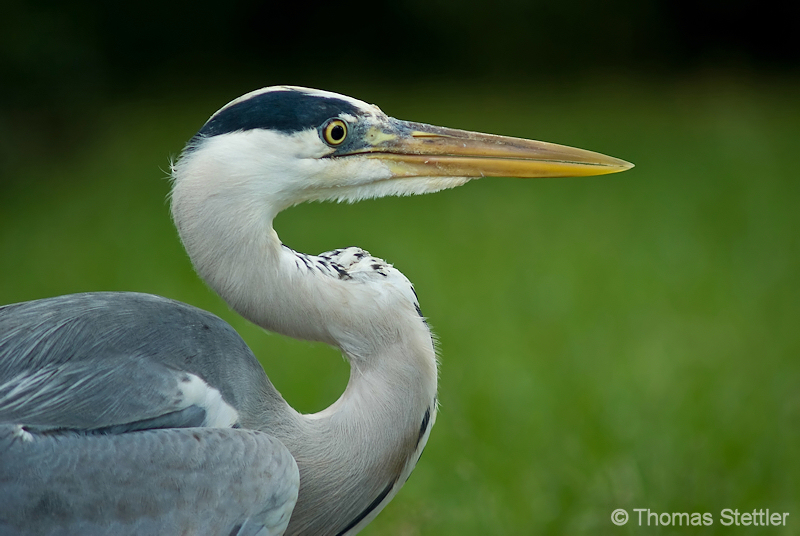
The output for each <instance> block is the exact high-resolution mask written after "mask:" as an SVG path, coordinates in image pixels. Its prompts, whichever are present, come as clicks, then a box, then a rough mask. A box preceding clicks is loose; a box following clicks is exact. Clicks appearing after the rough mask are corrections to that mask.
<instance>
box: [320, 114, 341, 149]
mask: <svg viewBox="0 0 800 536" xmlns="http://www.w3.org/2000/svg"><path fill="white" fill-rule="evenodd" d="M346 137H347V123H345V122H344V121H342V120H341V119H331V120H330V121H328V122H327V123H326V124H325V126H324V127H322V138H323V139H324V140H325V143H327V144H329V145H339V144H341V143H342V142H343V141H344V139H345V138H346Z"/></svg>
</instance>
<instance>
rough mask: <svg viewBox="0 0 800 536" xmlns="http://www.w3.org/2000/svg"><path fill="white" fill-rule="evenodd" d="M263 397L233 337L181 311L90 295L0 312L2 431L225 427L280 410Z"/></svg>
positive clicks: (139, 298) (138, 298) (216, 323)
mask: <svg viewBox="0 0 800 536" xmlns="http://www.w3.org/2000/svg"><path fill="white" fill-rule="evenodd" d="M263 393H267V394H270V393H275V391H274V388H272V386H271V384H269V380H267V377H266V374H264V371H263V369H262V368H261V366H260V365H259V364H258V362H257V361H256V359H255V357H254V356H253V354H252V352H251V351H250V349H249V348H248V347H247V345H246V344H245V343H244V341H242V340H241V338H240V337H239V336H238V334H236V332H235V331H234V330H233V329H232V328H231V327H230V326H229V325H227V324H226V323H225V322H223V321H222V320H220V319H219V318H217V317H215V316H214V315H211V314H210V313H207V312H205V311H201V310H199V309H196V308H194V307H190V306H187V305H185V304H181V303H179V302H175V301H172V300H167V299H165V298H160V297H157V296H151V295H146V294H135V293H92V294H78V295H72V296H60V297H58V298H51V299H46V300H38V301H34V302H27V303H21V304H14V305H8V306H5V307H1V308H0V423H17V424H26V425H30V426H36V427H39V428H69V429H83V430H98V429H105V428H109V427H115V426H122V427H125V426H129V427H132V428H130V429H136V428H139V429H143V428H168V427H175V426H178V427H187V426H201V425H203V426H231V425H233V424H236V423H237V421H238V419H239V418H240V417H242V418H243V419H244V423H245V424H246V423H247V422H248V421H249V420H250V419H251V416H252V415H254V414H258V413H260V412H261V411H263V408H262V407H261V406H262V405H263V404H264V403H266V402H272V403H280V402H282V399H280V397H279V396H277V397H273V399H270V398H269V397H265V396H263ZM259 394H260V396H259ZM243 412H244V415H242V413H243ZM154 419H155V421H154ZM141 421H144V422H143V423H140V422H141ZM137 423H139V424H137ZM239 424H242V423H239ZM107 431H108V430H107ZM115 431H124V428H123V429H116V430H115Z"/></svg>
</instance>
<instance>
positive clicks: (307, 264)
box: [173, 181, 437, 535]
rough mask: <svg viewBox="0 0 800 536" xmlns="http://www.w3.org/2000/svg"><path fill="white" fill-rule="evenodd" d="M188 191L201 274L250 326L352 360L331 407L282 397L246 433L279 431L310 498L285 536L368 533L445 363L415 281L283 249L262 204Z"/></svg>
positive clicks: (179, 194) (425, 427) (187, 219)
mask: <svg viewBox="0 0 800 536" xmlns="http://www.w3.org/2000/svg"><path fill="white" fill-rule="evenodd" d="M218 184H219V183H218ZM222 184H223V185H224V181H223V183H222ZM181 186H182V184H181V182H179V181H176V184H175V189H174V191H173V216H174V219H175V223H176V225H177V227H178V230H179V232H180V235H181V238H182V240H183V242H184V245H185V247H186V249H187V252H188V253H189V256H190V257H191V259H192V262H193V263H194V266H195V268H196V270H197V271H198V273H199V274H200V276H201V277H202V278H203V279H204V280H205V281H206V282H207V283H208V284H209V285H210V286H211V287H212V288H213V289H214V290H215V291H217V292H218V293H219V294H220V295H221V296H222V297H223V299H225V301H226V302H227V303H228V304H229V305H230V306H231V307H232V308H233V309H235V310H236V311H237V312H239V313H240V314H242V315H243V316H244V317H246V318H247V319H249V320H251V321H252V322H254V323H256V324H258V325H260V326H262V327H264V328H265V329H268V330H272V331H276V332H279V333H283V334H285V335H289V336H292V337H296V338H301V339H308V340H315V341H322V342H326V343H328V344H331V345H333V346H336V347H338V348H340V349H341V350H342V351H343V353H344V355H345V356H346V357H347V359H348V360H349V362H350V365H351V372H350V381H349V383H348V385H347V388H346V390H345V392H344V394H343V395H342V396H341V397H340V398H339V399H338V400H337V401H336V402H335V403H334V404H333V405H331V406H330V407H329V408H327V409H325V410H323V411H321V412H319V413H316V414H312V415H300V414H299V413H297V412H296V411H294V410H292V409H291V408H290V407H289V406H288V405H283V404H279V405H280V406H281V407H275V398H274V397H273V398H271V399H270V400H272V404H271V405H268V404H267V402H266V400H265V402H264V404H263V406H262V407H261V408H254V411H253V412H251V414H250V415H247V416H243V417H244V418H243V421H242V425H243V426H247V427H251V428H256V429H261V430H264V431H267V432H269V433H270V434H272V435H274V436H275V437H277V438H278V439H280V440H281V441H282V442H283V443H284V444H285V445H286V446H287V447H288V448H289V450H290V451H291V452H292V454H293V455H294V456H295V459H296V460H297V463H298V466H299V468H300V475H301V484H300V495H299V498H298V503H297V506H296V508H295V511H294V514H293V517H292V520H293V521H292V522H291V523H290V525H289V529H288V531H287V534H303V533H313V534H332V535H333V534H345V533H348V532H352V531H354V530H357V529H359V528H360V527H361V526H363V525H364V524H366V523H367V522H368V521H369V520H370V519H372V517H374V516H375V515H377V513H378V512H379V511H380V509H381V508H382V507H383V506H384V505H385V504H386V503H387V502H388V501H389V499H391V497H392V496H393V495H394V494H395V493H396V492H397V490H398V489H399V488H400V487H401V486H402V484H403V483H404V482H405V480H406V478H407V477H408V475H409V473H410V472H411V470H412V469H413V467H414V465H415V464H416V462H417V459H418V457H419V454H420V453H421V450H422V448H423V447H424V445H425V442H426V441H427V437H428V432H429V430H430V426H431V425H432V424H433V421H434V419H435V414H436V384H437V366H436V356H435V351H434V347H433V341H432V338H431V334H430V331H429V330H428V327H427V325H426V323H425V321H424V319H423V318H421V316H420V314H419V308H418V305H417V303H416V297H415V295H414V292H413V289H412V288H411V285H410V283H409V282H408V280H407V279H406V278H405V277H404V276H403V275H402V274H401V273H400V272H399V271H397V270H395V269H394V268H392V267H391V266H389V265H386V264H385V263H383V261H379V260H378V259H374V258H371V257H368V256H367V254H366V253H365V252H360V250H352V251H351V250H345V251H343V252H332V253H331V254H329V255H324V256H319V257H314V256H307V255H303V254H300V253H297V252H294V251H292V250H291V249H289V248H287V247H285V246H283V245H282V244H281V243H280V240H279V239H278V236H277V234H276V233H275V231H274V230H273V228H272V219H273V217H274V215H275V213H274V212H273V210H272V207H271V206H270V204H269V203H268V202H267V203H264V202H263V199H262V200H261V201H262V203H261V204H259V205H254V204H253V203H246V202H244V201H245V199H240V200H233V201H232V200H231V195H232V192H234V191H235V190H231V191H230V192H226V195H219V193H218V192H214V191H211V190H209V189H206V190H205V191H208V192H210V193H209V194H207V195H206V197H204V198H198V197H190V196H187V195H184V194H185V192H184V190H183V189H182V188H181ZM187 190H188V188H187ZM200 190H202V189H200ZM192 191H194V192H196V191H198V189H197V188H194V189H192ZM229 194H230V195H229ZM230 207H236V208H235V210H226V208H230ZM359 252H360V253H359ZM359 255H360V256H359ZM378 261H379V262H378ZM375 266H379V267H380V268H379V269H376V268H375ZM295 520H298V521H295Z"/></svg>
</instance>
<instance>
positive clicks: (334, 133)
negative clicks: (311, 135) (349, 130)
mask: <svg viewBox="0 0 800 536" xmlns="http://www.w3.org/2000/svg"><path fill="white" fill-rule="evenodd" d="M342 138H344V127H343V126H342V125H333V128H331V139H332V140H333V141H339V140H341V139H342Z"/></svg>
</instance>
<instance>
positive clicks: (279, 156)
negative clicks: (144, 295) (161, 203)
mask: <svg viewBox="0 0 800 536" xmlns="http://www.w3.org/2000/svg"><path fill="white" fill-rule="evenodd" d="M630 167H632V164H629V163H628V162H625V161H623V160H619V159H617V158H612V157H609V156H605V155H602V154H599V153H595V152H591V151H585V150H582V149H576V148H572V147H566V146H563V145H556V144H552V143H546V142H540V141H532V140H525V139H519V138H511V137H506V136H496V135H491V134H481V133H477V132H469V131H465V130H458V129H451V128H444V127H437V126H433V125H427V124H423V123H413V122H409V121H401V120H398V119H395V118H392V117H389V116H387V115H386V114H384V113H383V112H382V111H381V110H380V109H379V108H378V107H377V106H374V105H371V104H367V103H365V102H362V101H359V100H356V99H353V98H350V97H346V96H343V95H339V94H336V93H330V92H327V91H319V90H313V89H306V88H299V87H292V86H275V87H268V88H264V89H260V90H257V91H253V92H251V93H248V94H246V95H244V96H242V97H239V98H238V99H236V100H234V101H232V102H230V103H229V104H227V105H226V106H224V107H223V108H222V109H220V110H219V111H218V112H217V113H215V114H214V115H212V116H211V118H210V119H209V120H208V121H207V122H206V124H205V125H204V126H203V127H202V128H201V129H200V131H199V132H198V133H197V134H196V135H195V136H194V138H192V140H191V141H190V142H189V144H188V146H187V148H186V150H185V151H184V154H183V156H182V157H181V159H180V161H179V162H178V164H177V165H176V166H175V168H174V171H175V172H174V174H173V176H174V177H175V181H176V183H179V182H180V181H181V180H183V179H185V178H190V179H191V178H195V179H198V180H200V181H201V182H202V179H208V180H213V181H217V184H215V186H216V187H217V188H220V187H221V188H225V189H227V188H235V189H238V190H239V191H240V192H246V193H248V195H249V194H250V193H252V194H254V195H253V196H252V197H251V198H252V199H254V200H256V199H259V198H262V199H263V198H264V197H267V198H269V200H270V203H271V204H272V205H273V208H274V212H275V213H277V212H279V211H280V210H283V209H284V208H286V207H288V206H291V205H293V204H297V203H301V202H304V201H312V200H329V199H332V200H339V201H357V200H360V199H364V198H372V197H383V196H387V195H410V194H422V193H429V192H435V191H439V190H442V189H445V188H452V187H455V186H460V185H462V184H464V183H465V182H467V181H469V180H471V179H475V178H480V177H497V176H503V177H522V178H528V177H565V176H583V175H602V174H606V173H615V172H619V171H624V170H626V169H629V168H630ZM219 181H223V182H224V184H220V183H219ZM176 185H177V184H176ZM238 203H240V201H237V204H238Z"/></svg>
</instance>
